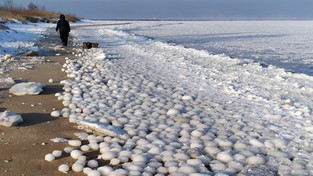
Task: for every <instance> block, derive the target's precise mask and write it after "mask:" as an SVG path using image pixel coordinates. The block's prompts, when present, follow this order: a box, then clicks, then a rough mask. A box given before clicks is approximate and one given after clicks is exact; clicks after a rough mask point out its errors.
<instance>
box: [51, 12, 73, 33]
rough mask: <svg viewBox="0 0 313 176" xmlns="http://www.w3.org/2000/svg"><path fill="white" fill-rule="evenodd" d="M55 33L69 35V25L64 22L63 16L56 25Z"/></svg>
mask: <svg viewBox="0 0 313 176" xmlns="http://www.w3.org/2000/svg"><path fill="white" fill-rule="evenodd" d="M55 30H56V31H58V30H59V32H60V33H69V32H70V31H71V27H70V24H69V23H68V21H67V20H65V16H64V15H61V16H60V20H59V21H58V23H57V27H56V28H55Z"/></svg>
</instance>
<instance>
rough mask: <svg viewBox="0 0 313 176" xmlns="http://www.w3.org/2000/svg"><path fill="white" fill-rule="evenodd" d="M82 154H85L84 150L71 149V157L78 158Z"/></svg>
mask: <svg viewBox="0 0 313 176" xmlns="http://www.w3.org/2000/svg"><path fill="white" fill-rule="evenodd" d="M82 155H83V152H82V151H80V150H73V151H71V157H72V158H73V159H78V158H79V157H80V156H82Z"/></svg>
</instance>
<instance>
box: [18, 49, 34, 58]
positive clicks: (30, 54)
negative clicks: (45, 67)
mask: <svg viewBox="0 0 313 176" xmlns="http://www.w3.org/2000/svg"><path fill="white" fill-rule="evenodd" d="M19 56H20V57H30V56H38V51H33V50H30V51H27V52H26V53H22V54H20V55H19Z"/></svg>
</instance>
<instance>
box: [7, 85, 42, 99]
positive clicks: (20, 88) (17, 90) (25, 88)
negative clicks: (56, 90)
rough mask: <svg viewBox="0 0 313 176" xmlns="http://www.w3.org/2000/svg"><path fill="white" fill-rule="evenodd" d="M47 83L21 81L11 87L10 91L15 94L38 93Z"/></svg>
mask: <svg viewBox="0 0 313 176" xmlns="http://www.w3.org/2000/svg"><path fill="white" fill-rule="evenodd" d="M45 86H46V85H45V84H43V83H40V82H26V83H19V84H16V85H14V86H13V87H11V88H10V90H9V92H10V93H12V94H14V95H18V96H20V95H38V94H39V93H40V92H42V91H43V88H44V87H45Z"/></svg>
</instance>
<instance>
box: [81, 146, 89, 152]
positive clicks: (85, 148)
mask: <svg viewBox="0 0 313 176" xmlns="http://www.w3.org/2000/svg"><path fill="white" fill-rule="evenodd" d="M80 149H81V150H82V151H84V152H88V151H89V150H90V147H89V145H82V146H81V147H80Z"/></svg>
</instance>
